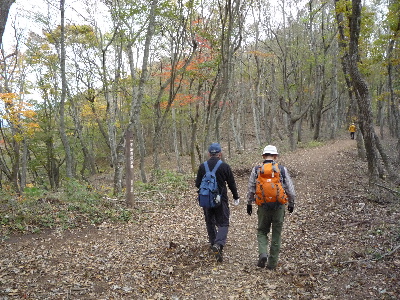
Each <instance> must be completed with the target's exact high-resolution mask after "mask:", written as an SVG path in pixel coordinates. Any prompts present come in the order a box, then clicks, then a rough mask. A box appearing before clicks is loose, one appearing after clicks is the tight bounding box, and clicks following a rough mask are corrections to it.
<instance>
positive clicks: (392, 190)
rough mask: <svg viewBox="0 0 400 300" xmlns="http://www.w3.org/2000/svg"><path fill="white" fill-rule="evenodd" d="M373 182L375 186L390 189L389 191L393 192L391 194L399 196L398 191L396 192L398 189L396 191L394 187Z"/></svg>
mask: <svg viewBox="0 0 400 300" xmlns="http://www.w3.org/2000/svg"><path fill="white" fill-rule="evenodd" d="M375 184H376V185H377V186H379V187H381V188H384V189H385V190H388V191H390V192H391V193H393V194H397V195H399V196H400V192H398V191H396V190H394V189H391V188H389V187H387V186H384V185H382V184H379V183H375Z"/></svg>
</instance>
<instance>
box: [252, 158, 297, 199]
mask: <svg viewBox="0 0 400 300" xmlns="http://www.w3.org/2000/svg"><path fill="white" fill-rule="evenodd" d="M272 162H273V161H272V160H265V161H264V162H263V163H264V164H265V163H272ZM260 167H261V166H255V167H254V168H253V169H252V170H251V174H250V178H249V183H248V186H247V204H252V203H253V202H254V201H255V198H254V195H255V193H256V180H257V176H258V175H257V171H258V169H259V168H260ZM279 168H280V169H281V182H282V186H283V188H284V190H285V192H286V195H287V196H288V205H289V206H294V204H295V199H296V192H295V190H294V185H293V181H292V178H291V177H290V174H289V172H288V170H287V169H286V167H284V166H282V165H279Z"/></svg>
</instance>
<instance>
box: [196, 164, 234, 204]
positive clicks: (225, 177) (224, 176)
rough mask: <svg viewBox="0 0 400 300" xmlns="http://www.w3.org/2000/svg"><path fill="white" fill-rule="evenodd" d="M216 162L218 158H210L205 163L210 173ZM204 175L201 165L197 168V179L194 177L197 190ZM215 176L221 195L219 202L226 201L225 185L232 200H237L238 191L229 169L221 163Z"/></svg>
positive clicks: (203, 168) (202, 165) (204, 171)
mask: <svg viewBox="0 0 400 300" xmlns="http://www.w3.org/2000/svg"><path fill="white" fill-rule="evenodd" d="M218 160H219V158H218V157H211V158H210V159H209V160H208V161H207V163H208V167H209V169H210V171H212V169H213V168H214V167H215V165H216V164H217V162H218ZM204 174H206V170H205V167H204V163H202V164H201V165H200V166H199V170H198V171H197V177H196V187H197V188H199V187H200V184H201V180H202V179H203V176H204ZM216 175H217V182H218V188H219V192H220V194H221V200H222V201H228V192H227V188H226V183H227V184H228V187H229V189H230V190H231V192H232V195H233V199H238V198H239V195H238V191H237V188H236V182H235V178H234V176H233V173H232V170H231V167H230V166H229V165H228V164H227V163H225V162H223V163H222V164H221V165H220V166H219V168H218V170H217V172H216Z"/></svg>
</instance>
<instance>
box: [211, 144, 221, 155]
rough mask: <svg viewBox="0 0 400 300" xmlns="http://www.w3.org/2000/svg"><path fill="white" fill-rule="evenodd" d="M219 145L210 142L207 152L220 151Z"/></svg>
mask: <svg viewBox="0 0 400 300" xmlns="http://www.w3.org/2000/svg"><path fill="white" fill-rule="evenodd" d="M221 150H222V149H221V145H220V144H218V143H212V144H211V145H210V147H209V148H208V152H209V153H220V152H221Z"/></svg>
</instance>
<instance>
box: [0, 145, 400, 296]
mask: <svg viewBox="0 0 400 300" xmlns="http://www.w3.org/2000/svg"><path fill="white" fill-rule="evenodd" d="M280 160H281V162H282V163H283V164H285V165H286V166H287V167H288V169H289V171H290V172H291V173H292V176H293V179H294V182H295V187H296V192H297V201H296V202H297V204H296V208H295V212H294V213H293V214H292V215H289V214H288V215H287V217H286V221H285V227H284V234H283V244H282V249H281V257H280V263H279V266H278V268H277V270H276V271H268V270H266V269H262V270H261V269H259V268H257V267H256V265H255V264H256V260H257V244H256V235H255V230H256V222H257V220H256V216H255V215H253V216H248V215H247V214H246V203H245V201H243V200H244V198H245V194H246V188H247V180H248V174H246V175H244V176H243V177H240V176H238V177H237V183H238V186H239V189H240V195H241V197H242V202H241V204H240V205H239V206H238V207H231V215H232V219H231V228H230V232H229V240H228V243H227V245H226V247H225V256H224V262H223V263H222V264H217V263H216V262H215V261H214V259H213V257H212V256H210V255H209V253H208V245H207V238H206V232H205V226H204V221H203V216H202V212H201V210H200V208H199V207H198V205H197V203H196V201H195V200H194V197H193V195H194V193H195V191H194V190H192V191H189V192H187V193H183V194H182V197H181V198H180V199H174V200H173V201H174V203H173V205H165V204H158V205H154V204H149V203H141V204H140V205H141V208H142V210H143V213H141V214H138V215H137V221H136V222H135V223H132V224H128V225H114V224H102V225H101V226H99V227H92V228H84V229H79V230H74V231H72V232H65V231H54V232H52V233H48V234H39V235H34V236H29V237H24V238H19V239H13V240H10V241H8V242H3V243H2V244H1V248H0V251H1V253H2V259H1V263H0V299H21V298H24V299H67V298H68V299H399V297H400V296H399V295H400V257H399V254H398V253H397V252H395V253H393V254H391V255H388V256H387V257H385V259H382V260H374V259H373V258H376V257H377V255H378V253H379V254H382V253H383V254H384V253H387V252H388V251H389V250H390V249H393V248H394V246H396V243H397V244H399V243H400V241H399V240H400V239H399V240H397V241H396V239H395V236H393V232H396V230H399V228H400V227H399V221H398V220H399V219H400V214H399V207H398V204H397V206H392V205H377V204H376V203H374V202H370V201H369V200H368V199H367V196H368V195H366V194H365V192H364V191H363V189H362V187H361V186H360V183H363V180H364V178H365V174H364V173H365V166H364V165H365V163H362V162H360V161H358V160H357V158H356V146H355V141H353V140H349V139H348V140H341V141H335V142H331V143H329V144H327V145H325V146H320V147H317V148H312V149H300V150H298V151H296V152H295V153H290V154H287V155H282V157H281V158H280ZM360 168H361V169H360ZM397 232H399V231H397ZM398 238H399V237H398Z"/></svg>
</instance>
